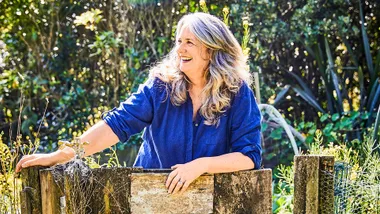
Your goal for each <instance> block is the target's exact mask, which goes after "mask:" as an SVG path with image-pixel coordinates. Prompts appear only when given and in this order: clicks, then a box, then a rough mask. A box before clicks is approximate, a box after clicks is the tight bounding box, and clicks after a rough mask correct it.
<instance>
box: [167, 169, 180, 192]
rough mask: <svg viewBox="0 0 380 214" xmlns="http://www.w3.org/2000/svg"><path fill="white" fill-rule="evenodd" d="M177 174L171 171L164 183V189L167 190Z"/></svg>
mask: <svg viewBox="0 0 380 214" xmlns="http://www.w3.org/2000/svg"><path fill="white" fill-rule="evenodd" d="M177 173H178V172H177V171H175V170H174V171H172V172H171V173H170V174H169V176H168V178H167V179H166V183H165V186H166V188H169V186H170V184H171V183H172V181H173V179H174V178H175V177H176V176H177Z"/></svg>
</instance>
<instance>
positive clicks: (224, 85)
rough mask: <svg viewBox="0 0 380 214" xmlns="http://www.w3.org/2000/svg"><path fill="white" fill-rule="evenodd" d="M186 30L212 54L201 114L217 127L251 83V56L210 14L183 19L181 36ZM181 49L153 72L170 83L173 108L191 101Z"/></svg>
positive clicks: (189, 83)
mask: <svg viewBox="0 0 380 214" xmlns="http://www.w3.org/2000/svg"><path fill="white" fill-rule="evenodd" d="M185 27H187V28H188V29H189V30H190V32H191V33H193V34H194V35H195V37H196V38H197V39H198V40H199V41H200V42H201V44H202V45H204V46H205V47H206V48H207V49H209V50H210V53H211V59H210V63H209V66H208V68H207V70H206V71H205V79H206V86H205V87H204V88H203V90H202V96H201V97H202V105H201V107H200V110H199V111H200V114H201V115H202V116H203V117H204V118H205V124H207V125H217V124H218V122H219V119H220V116H221V115H222V114H223V113H224V112H225V111H226V110H227V109H228V108H229V107H230V105H231V100H232V98H233V96H234V94H236V93H237V92H238V91H239V88H240V86H241V85H242V83H243V82H246V83H247V84H251V75H250V73H249V71H248V70H247V57H246V56H245V55H244V54H243V50H242V48H241V46H240V44H239V42H238V41H237V40H236V38H235V37H234V35H233V34H232V33H231V31H230V30H229V29H228V27H227V26H226V25H225V24H224V23H223V22H222V21H221V20H219V19H218V18H216V17H215V16H212V15H210V14H206V13H192V14H188V15H185V16H183V17H182V18H181V20H180V21H179V22H178V25H177V29H176V32H177V37H178V34H179V33H180V32H181V30H182V29H183V28H185ZM177 49H178V46H177V45H175V46H174V48H173V49H172V50H171V51H170V52H169V54H168V55H166V56H165V57H164V59H163V60H162V61H161V62H159V63H158V64H157V65H155V66H154V67H153V68H152V69H151V72H150V75H151V76H153V77H158V78H159V79H161V80H162V81H164V82H165V83H167V85H168V92H169V93H168V94H169V95H170V101H171V102H172V103H173V105H176V106H180V105H182V104H183V103H185V102H186V100H187V96H188V94H187V91H188V89H189V88H190V86H191V82H190V81H189V79H188V78H187V77H186V75H185V74H184V73H183V72H182V71H180V69H179V62H180V61H179V60H180V58H179V56H178V54H177ZM169 88H170V90H169Z"/></svg>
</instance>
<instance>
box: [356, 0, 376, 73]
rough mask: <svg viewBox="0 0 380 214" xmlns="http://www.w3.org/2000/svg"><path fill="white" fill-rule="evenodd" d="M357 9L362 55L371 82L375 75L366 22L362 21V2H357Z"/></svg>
mask: <svg viewBox="0 0 380 214" xmlns="http://www.w3.org/2000/svg"><path fill="white" fill-rule="evenodd" d="M359 9H360V10H359V13H360V20H361V31H362V37H363V46H364V53H365V58H366V61H367V67H368V71H369V74H370V77H371V80H372V81H373V80H374V79H375V76H376V74H375V72H374V70H373V63H372V55H371V50H370V45H369V41H368V35H367V31H366V29H365V26H364V24H365V23H366V21H365V20H364V14H363V7H362V1H359Z"/></svg>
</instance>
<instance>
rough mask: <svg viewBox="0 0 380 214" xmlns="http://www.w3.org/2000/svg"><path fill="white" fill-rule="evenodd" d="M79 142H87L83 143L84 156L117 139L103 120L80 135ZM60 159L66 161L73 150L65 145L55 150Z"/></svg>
mask: <svg viewBox="0 0 380 214" xmlns="http://www.w3.org/2000/svg"><path fill="white" fill-rule="evenodd" d="M80 140H81V142H88V144H87V145H83V147H84V152H85V154H84V155H85V156H89V155H92V154H94V153H97V152H100V151H103V150H104V149H106V148H108V147H110V146H112V145H114V144H115V143H117V142H118V141H119V139H118V137H117V136H116V135H115V134H114V132H113V131H112V129H111V128H110V127H109V126H108V125H107V124H106V123H105V122H104V121H100V122H98V123H96V124H95V125H94V126H92V127H91V128H90V129H89V130H87V131H86V132H85V133H83V134H82V135H81V136H80ZM57 153H59V154H58V156H59V159H60V161H59V162H61V163H62V162H67V161H69V160H70V159H72V158H73V157H74V150H73V149H72V148H70V147H65V148H64V149H62V150H59V151H57Z"/></svg>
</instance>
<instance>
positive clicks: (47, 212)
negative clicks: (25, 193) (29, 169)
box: [40, 168, 65, 214]
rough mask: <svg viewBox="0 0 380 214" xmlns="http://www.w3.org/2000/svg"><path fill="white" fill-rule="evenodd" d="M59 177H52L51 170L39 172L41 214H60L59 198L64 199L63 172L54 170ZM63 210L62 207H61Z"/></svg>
mask: <svg viewBox="0 0 380 214" xmlns="http://www.w3.org/2000/svg"><path fill="white" fill-rule="evenodd" d="M54 173H57V174H58V176H59V177H57V175H56V177H54V175H53V172H52V168H49V169H45V170H40V182H41V199H42V202H43V203H42V214H51V213H60V212H61V211H62V209H61V203H60V198H61V197H64V196H65V194H64V191H63V190H64V187H63V171H60V170H55V171H54ZM62 208H64V207H62Z"/></svg>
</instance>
